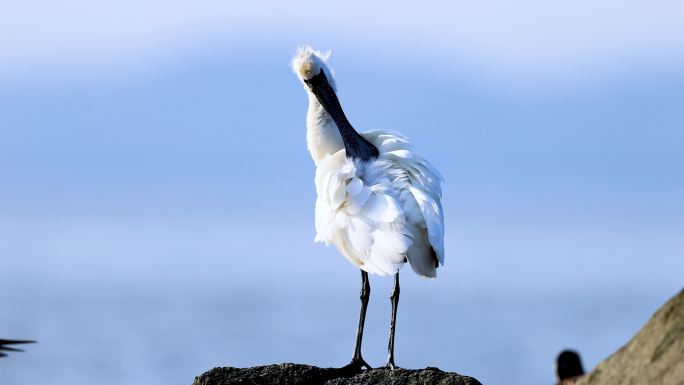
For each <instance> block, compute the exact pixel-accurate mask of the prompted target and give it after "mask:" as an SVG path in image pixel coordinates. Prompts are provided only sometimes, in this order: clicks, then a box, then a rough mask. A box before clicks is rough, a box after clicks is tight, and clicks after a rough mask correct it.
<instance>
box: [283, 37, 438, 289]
mask: <svg viewBox="0 0 684 385" xmlns="http://www.w3.org/2000/svg"><path fill="white" fill-rule="evenodd" d="M328 56H329V53H327V54H326V55H323V54H321V53H320V52H318V51H314V50H313V49H311V48H310V47H304V48H302V49H300V50H299V52H298V53H297V54H296V55H295V57H294V59H293V61H292V66H293V70H294V72H295V73H296V74H297V75H298V76H299V78H300V80H302V81H304V80H307V79H309V78H311V77H312V76H315V75H316V74H317V73H318V72H320V71H321V70H323V71H325V74H326V76H327V77H328V79H329V81H330V83H331V86H332V87H333V88H334V84H335V83H334V80H333V78H332V73H331V71H330V69H329V67H328V66H327V63H326V62H327V59H328ZM304 88H305V89H306V90H307V92H308V94H309V110H308V114H307V145H308V148H309V151H310V153H311V156H312V158H313V159H314V162H315V163H316V166H317V169H316V179H315V181H316V192H317V193H318V198H317V200H316V232H317V235H316V238H315V240H316V241H319V242H325V243H326V244H334V245H335V246H336V247H337V249H338V250H339V251H340V252H341V253H342V254H343V255H344V256H345V257H346V258H347V259H348V260H349V261H350V262H351V263H352V264H354V265H355V266H358V267H359V268H361V269H363V270H364V271H366V272H368V273H373V274H378V275H389V274H394V273H396V272H397V271H398V270H399V269H400V268H401V267H402V266H403V264H404V263H405V262H406V261H408V262H409V264H410V265H411V267H412V269H413V270H414V271H415V272H416V273H417V274H419V275H421V276H424V277H435V276H436V274H437V266H438V264H443V263H444V214H443V210H442V205H441V196H442V192H441V182H442V177H441V176H440V174H439V173H438V172H437V170H436V169H435V168H434V167H433V166H432V165H431V164H430V163H429V162H428V161H427V160H425V159H424V158H422V157H421V156H419V155H418V154H416V152H415V151H414V149H413V147H412V146H411V144H410V142H409V141H408V139H406V138H405V137H403V136H401V135H399V134H395V133H390V132H384V131H370V132H367V133H362V134H361V135H362V136H363V137H364V138H365V139H366V140H368V141H369V142H370V143H372V144H373V145H374V146H375V147H376V148H377V149H378V151H379V156H378V157H377V158H376V159H371V160H369V161H362V160H359V159H350V158H347V157H346V153H345V149H344V143H343V141H342V138H341V136H340V134H339V132H338V130H337V127H336V125H335V123H334V122H333V121H332V119H331V117H330V115H328V113H327V112H326V111H325V109H324V108H323V107H322V106H321V105H320V103H319V102H318V100H317V99H316V97H315V96H314V95H313V93H312V92H311V90H310V89H308V88H307V87H306V86H305V87H304Z"/></svg>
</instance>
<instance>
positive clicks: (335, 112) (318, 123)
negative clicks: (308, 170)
mask: <svg viewBox="0 0 684 385" xmlns="http://www.w3.org/2000/svg"><path fill="white" fill-rule="evenodd" d="M331 88H332V87H331ZM330 91H331V92H334V91H333V90H332V89H331V90H330ZM333 99H334V101H333V102H332V103H330V102H328V104H332V106H331V107H332V108H329V111H328V110H326V109H325V108H324V107H323V105H322V104H321V102H320V101H319V100H318V98H317V97H316V95H314V94H313V93H311V92H310V93H309V113H308V117H307V144H308V146H309V151H310V152H311V156H312V157H313V158H314V162H315V163H316V164H318V162H319V161H320V159H322V158H323V157H324V156H325V155H326V154H334V153H335V152H337V151H339V150H341V149H342V148H344V149H345V150H346V156H347V158H351V159H361V160H364V161H368V160H370V159H373V158H377V157H378V149H377V148H376V147H375V146H374V145H373V144H371V143H370V142H368V141H367V140H366V139H365V138H364V137H363V136H361V135H360V134H359V133H358V132H357V131H356V130H355V129H354V127H352V125H351V123H349V120H348V119H347V117H346V116H345V114H344V111H343V110H342V108H341V106H340V105H339V101H337V97H336V95H333Z"/></svg>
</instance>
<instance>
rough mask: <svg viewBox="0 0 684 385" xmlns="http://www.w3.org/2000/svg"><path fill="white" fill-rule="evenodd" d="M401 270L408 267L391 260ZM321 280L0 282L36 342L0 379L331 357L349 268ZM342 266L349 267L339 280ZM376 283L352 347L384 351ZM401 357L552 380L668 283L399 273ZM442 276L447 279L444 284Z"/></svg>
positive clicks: (52, 381) (6, 317)
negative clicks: (564, 287)
mask: <svg viewBox="0 0 684 385" xmlns="http://www.w3.org/2000/svg"><path fill="white" fill-rule="evenodd" d="M403 271H404V272H408V270H407V269H405V270H403ZM340 275H345V279H347V278H348V280H349V285H346V286H345V287H331V286H327V285H325V284H321V283H320V282H321V281H320V280H314V283H313V284H312V285H311V286H309V285H308V284H307V282H306V279H305V277H297V276H296V275H295V276H282V277H280V278H279V279H278V282H272V281H270V282H262V284H263V285H264V286H265V288H260V287H259V284H257V282H255V283H254V284H244V283H240V284H239V285H235V284H231V283H230V282H226V283H225V285H219V286H215V285H214V286H213V287H212V286H211V285H210V284H206V283H203V282H185V283H182V284H179V283H174V284H168V285H164V284H150V285H123V284H120V285H119V284H107V283H104V282H103V283H102V284H88V285H83V286H78V285H71V286H68V285H60V286H44V287H41V286H28V285H25V286H22V285H21V284H12V285H8V284H3V285H2V286H0V304H2V312H1V313H0V331H2V333H3V337H7V338H32V339H36V340H38V341H39V343H38V344H36V345H29V346H27V347H26V350H27V352H26V353H16V354H11V355H10V356H9V357H7V358H5V359H2V360H0V384H3V385H14V384H46V385H62V384H65V385H66V384H103V385H110V384H111V385H115V384H117V385H118V384H146V385H156V384H159V385H161V384H165V385H166V384H190V383H192V380H193V378H194V376H196V375H199V374H200V373H202V372H204V371H206V370H208V369H210V368H212V367H214V366H239V367H245V366H252V365H262V364H268V363H279V362H298V363H307V364H313V365H320V366H336V365H343V364H345V363H346V362H347V360H348V359H349V358H350V355H351V351H352V348H353V346H352V345H353V342H354V332H355V325H356V321H357V316H358V313H357V312H358V298H357V288H356V284H357V283H358V282H357V278H358V277H357V274H356V272H355V271H354V270H353V269H351V268H350V269H348V270H346V271H341V272H340ZM346 276H348V277H346ZM390 281H391V280H389V279H379V278H375V279H372V282H371V284H372V287H373V288H372V294H371V303H370V308H369V314H368V319H367V326H366V334H365V336H364V354H365V356H366V359H367V360H368V361H369V362H370V363H371V364H372V365H377V366H380V365H382V364H383V363H384V360H385V346H386V338H387V332H388V330H387V326H388V320H389V310H390V307H389V300H388V299H387V296H388V293H389V288H390V287H389V285H390ZM403 281H404V285H403V287H402V289H403V290H402V297H401V301H400V307H399V316H398V329H397V352H396V354H397V360H398V363H399V364H400V365H401V366H404V367H409V368H420V367H425V366H438V367H440V368H441V369H443V370H448V371H457V372H459V373H462V374H466V375H470V376H474V377H476V378H478V379H479V380H480V381H481V382H482V383H483V384H502V383H507V384H520V385H523V384H551V383H552V382H553V362H554V358H555V355H556V354H557V353H558V352H559V351H560V350H561V349H563V348H567V347H572V348H575V349H578V350H579V351H580V352H581V353H582V354H583V358H584V364H585V368H586V369H588V370H589V369H591V368H592V367H593V366H594V365H596V364H597V363H598V362H599V361H600V360H601V359H603V358H605V357H607V356H608V355H609V354H611V353H612V352H613V351H615V350H616V349H618V348H619V347H620V346H621V345H622V344H623V343H625V342H627V340H628V339H629V338H630V337H631V336H632V335H633V334H634V333H635V332H636V331H637V330H638V328H639V327H640V326H641V325H642V324H643V323H644V322H646V320H647V319H648V317H649V316H650V314H651V313H652V312H653V311H655V310H656V309H657V308H658V307H659V306H660V304H662V303H663V302H665V301H666V300H667V299H668V298H669V296H670V295H673V294H674V291H673V292H672V293H669V292H664V291H663V292H655V291H654V292H644V291H636V290H635V291H630V290H625V289H624V288H617V287H616V288H603V289H593V290H588V289H587V290H581V289H580V290H578V291H567V292H561V291H558V290H556V291H555V292H554V291H548V292H520V291H515V290H511V291H505V290H487V289H484V288H479V290H475V288H472V289H471V290H454V291H452V292H447V293H445V292H443V291H440V292H437V291H436V290H435V289H436V288H435V287H434V284H433V282H436V281H432V282H431V281H427V280H422V279H419V278H414V277H413V276H411V275H409V274H404V279H403ZM452 286H453V285H452Z"/></svg>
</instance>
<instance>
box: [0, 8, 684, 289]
mask: <svg viewBox="0 0 684 385" xmlns="http://www.w3.org/2000/svg"><path fill="white" fill-rule="evenodd" d="M490 5H491V4H490ZM490 5H485V4H481V5H473V4H455V5H451V6H449V7H448V8H446V9H443V8H441V7H440V6H437V5H436V4H434V5H433V6H424V7H420V8H401V7H386V5H376V6H368V5H366V6H360V5H359V7H361V8H359V9H355V8H353V7H348V6H345V7H342V6H339V7H336V6H329V7H318V6H317V5H316V4H315V3H299V4H289V5H287V6H284V5H279V3H273V4H269V5H268V6H262V5H259V6H247V7H244V6H238V5H235V4H224V3H222V2H204V3H202V4H201V5H198V6H193V7H189V6H187V5H184V3H182V2H176V3H170V4H167V3H164V4H162V3H161V2H158V3H157V2H148V3H145V4H144V5H140V4H137V3H133V2H119V3H116V4H108V5H97V6H94V5H89V4H88V3H87V2H79V1H73V2H67V3H66V5H60V6H59V7H57V6H54V5H49V4H43V3H40V4H39V6H36V4H32V3H30V2H26V3H22V4H7V5H4V7H5V12H2V13H1V14H2V15H3V16H1V17H2V18H3V19H4V20H3V22H2V23H0V24H1V25H3V27H2V28H3V33H2V35H3V36H4V37H3V40H2V42H1V45H0V46H1V47H2V49H3V51H4V55H3V63H2V71H1V73H0V84H2V88H1V90H2V93H1V94H0V100H1V101H2V103H0V109H1V110H2V111H1V112H2V114H1V115H0V116H2V122H1V124H2V132H3V135H2V139H1V141H0V146H2V155H0V157H2V159H3V166H2V173H3V174H4V179H5V181H6V183H5V188H4V189H3V190H2V192H1V193H0V194H2V198H3V199H2V202H3V212H4V213H5V215H3V219H4V220H3V222H4V224H3V225H4V227H6V229H7V230H6V231H8V233H6V234H9V235H6V240H5V242H3V243H4V246H3V247H4V248H5V250H4V251H3V255H6V256H14V257H12V258H8V259H10V260H9V261H8V262H9V264H10V266H11V267H12V268H13V269H17V271H27V270H33V271H36V272H43V273H44V274H47V275H51V276H54V277H60V276H61V275H64V276H65V277H69V279H73V278H74V276H75V277H80V278H84V277H87V276H91V275H93V274H95V275H98V274H103V275H107V272H110V271H112V269H114V271H120V272H122V274H123V275H126V274H132V275H136V274H137V275H140V276H141V277H138V278H144V277H145V274H146V273H145V272H146V271H148V272H149V271H152V269H154V267H155V266H156V265H157V264H159V263H164V264H166V265H170V266H172V267H170V271H171V272H174V273H175V274H184V273H185V272H186V269H187V267H186V266H185V262H178V259H177V258H180V257H179V256H180V255H187V254H202V255H203V257H200V259H202V258H205V259H204V260H203V261H204V263H206V265H207V266H211V265H212V264H214V263H215V264H218V266H224V264H226V263H227V262H225V261H226V260H230V258H231V257H229V256H228V255H227V254H229V253H230V250H232V249H233V248H235V247H238V248H245V249H246V252H249V250H250V248H252V247H253V244H257V243H261V242H262V239H269V238H270V237H273V236H275V235H274V233H279V232H281V231H283V230H285V231H288V232H292V233H288V234H289V235H288V237H286V239H284V240H282V241H283V242H284V244H278V247H287V246H288V244H289V243H290V242H293V239H297V244H299V243H298V242H300V241H302V240H303V241H305V242H308V241H309V240H310V239H311V238H313V229H312V221H311V218H312V215H313V213H312V211H313V201H314V195H313V194H314V191H313V183H312V177H313V165H312V163H311V161H310V159H309V158H308V154H307V153H306V150H305V145H304V114H305V108H306V98H305V96H304V94H303V91H302V90H301V87H300V86H299V84H298V83H297V82H296V79H295V78H294V77H293V75H292V74H291V73H290V72H289V71H290V70H289V68H288V61H289V58H290V56H291V54H292V53H293V52H294V50H295V47H296V46H297V45H298V44H302V43H311V44H314V45H315V46H316V47H318V48H320V49H329V48H330V49H333V51H334V52H333V56H332V62H331V64H332V66H333V68H334V69H335V70H336V71H337V73H338V83H339V85H340V90H341V98H342V102H343V104H344V106H345V108H346V110H347V112H348V115H349V116H350V118H351V119H352V120H353V122H354V124H355V126H357V127H358V128H359V129H361V130H364V129H371V128H383V129H393V130H397V131H401V132H404V133H405V134H407V135H409V136H410V137H411V138H412V139H413V140H414V141H415V142H416V144H417V146H418V149H419V150H421V151H422V152H423V153H424V154H425V155H426V156H427V157H428V158H430V159H431V160H432V161H433V163H435V164H436V165H437V166H438V167H439V168H440V169H441V170H442V172H443V174H445V177H446V180H447V184H446V189H445V191H446V196H445V205H446V209H447V223H448V228H447V229H448V231H447V233H448V238H449V240H448V242H447V245H448V251H449V258H448V265H447V266H449V268H451V266H453V269H454V270H456V271H458V270H459V269H461V268H472V269H480V268H483V267H484V266H491V264H492V263H493V264H494V265H495V266H498V265H499V264H500V265H501V266H505V267H506V268H505V269H500V270H499V269H494V270H495V271H492V272H490V273H488V274H492V276H493V277H496V280H500V279H504V280H505V279H513V278H511V277H509V276H508V275H509V273H510V271H511V269H513V270H514V271H516V275H517V276H519V278H516V279H514V282H516V283H519V284H523V283H524V284H526V285H527V284H530V283H529V282H530V280H529V279H528V278H530V277H532V278H533V280H532V282H540V284H544V282H547V281H549V282H557V278H558V277H557V276H556V275H555V273H554V271H557V269H558V268H559V267H560V268H562V269H563V270H571V269H577V266H581V268H579V270H576V272H575V273H573V272H570V271H566V272H564V274H571V275H572V274H577V276H576V277H575V278H576V279H580V280H589V282H590V283H593V284H600V283H601V282H603V281H605V280H606V279H615V280H616V282H628V281H629V282H631V283H632V284H634V283H636V284H639V285H644V286H649V285H654V286H658V285H661V284H662V283H663V282H670V285H672V284H675V283H677V282H679V280H678V278H675V277H674V276H672V274H674V273H669V272H672V271H676V270H677V269H667V268H665V267H666V266H668V265H669V266H674V265H677V266H681V264H682V259H681V253H682V240H681V239H680V237H679V234H680V233H681V230H682V224H683V223H682V221H683V220H684V218H683V214H682V212H683V211H682V208H683V203H684V201H683V199H682V188H683V187H684V186H683V185H682V184H683V182H682V181H683V180H684V179H683V178H682V176H683V174H684V155H683V154H682V151H681V148H682V145H684V134H683V133H682V130H681V127H682V126H684V117H683V116H682V112H681V105H682V102H683V101H684V73H682V71H681V70H680V68H682V67H681V64H682V61H683V58H684V52H683V51H684V48H682V47H684V44H680V43H681V42H682V39H683V36H684V28H683V27H682V26H681V24H680V23H678V22H677V19H676V17H675V16H674V15H676V14H677V13H678V12H677V10H680V9H679V8H677V7H681V6H678V5H676V4H675V3H674V2H671V3H662V4H661V3H658V4H656V3H648V4H646V3H639V2H633V3H629V4H622V3H618V2H606V3H602V5H595V4H589V2H574V3H573V4H572V5H570V4H566V5H563V6H560V7H558V6H554V7H550V6H548V5H545V4H544V2H523V3H519V4H518V5H516V6H515V7H511V6H508V5H505V3H504V2H501V3H496V4H494V5H493V6H494V8H491V9H497V10H498V11H497V12H492V10H491V9H490ZM363 7H372V9H364V8H363ZM664 9H669V11H664ZM266 10H268V11H266ZM379 13H382V15H383V17H377V16H376V15H377V14H379ZM274 213H279V214H281V215H274ZM285 213H286V214H287V215H282V214H285ZM243 223H250V224H252V225H251V226H253V228H251V230H250V234H232V235H226V233H227V231H225V229H226V228H231V229H233V230H231V232H238V233H239V232H240V231H241V230H243V229H244V228H245V227H244V225H243ZM84 230H87V232H88V234H90V236H88V237H84V236H83V231H84ZM198 237H199V239H202V237H209V238H210V239H209V240H206V241H201V242H200V241H199V240H198V239H197V238H198ZM233 237H237V238H233ZM46 238H47V239H49V242H47V241H45V240H46ZM237 239H241V240H244V239H247V240H249V242H251V243H252V244H250V245H240V246H236V245H234V244H233V242H234V241H235V240H237ZM29 240H32V241H29ZM44 241H45V242H44ZM176 243H179V244H176ZM303 245H304V244H301V245H300V247H304V248H305V250H306V251H305V252H306V253H307V255H317V254H318V253H321V252H324V253H329V254H334V253H332V252H330V251H329V250H327V251H326V250H325V249H322V248H321V247H319V246H317V245H310V246H309V245H308V243H306V245H307V246H303ZM105 250H107V251H105ZM181 250H182V251H181ZM240 250H241V249H240ZM252 250H253V249H252ZM183 253H186V254H183ZM269 253H270V250H269V251H266V250H264V254H269ZM251 254H259V253H257V252H256V251H252V252H251ZM96 255H97V257H96ZM19 256H21V257H19ZM170 256H175V257H176V259H175V260H176V261H177V262H169V260H174V258H170ZM255 257H256V258H265V259H266V260H267V261H269V263H275V264H276V265H278V263H280V262H276V261H270V260H269V259H268V258H269V257H267V256H264V255H256V256H255ZM181 260H183V259H182V258H181ZM478 260H479V261H486V262H484V263H483V262H477V261H478ZM222 261H223V262H222ZM654 261H657V263H653V262H654ZM186 262H187V261H186ZM53 263H54V264H56V265H55V266H53V265H52V264H53ZM133 263H135V264H136V266H140V267H142V268H140V267H139V268H137V269H131V268H130V267H131V265H132V264H133ZM232 263H233V262H230V264H232ZM482 263H483V264H482ZM267 265H268V264H267ZM64 266H70V267H69V268H68V269H63V268H62V267H64ZM173 266H175V268H173ZM531 266H534V267H535V269H541V271H539V272H538V273H534V272H533V271H530V267H531ZM573 266H575V267H573ZM283 268H287V264H285V266H283ZM146 269H149V270H146ZM190 269H192V268H190ZM644 269H646V271H649V272H652V274H653V276H651V277H650V278H646V277H641V273H642V272H643V271H644ZM446 270H449V269H445V271H446ZM5 271H6V272H7V271H10V270H5ZM497 271H498V272H497ZM580 271H581V273H580ZM123 272H125V274H124V273H123ZM461 272H463V271H461ZM502 272H504V273H502ZM198 274H199V273H198ZM456 274H458V273H456ZM661 274H662V276H661V277H660V278H659V279H656V278H655V275H661ZM10 275H12V276H14V274H13V273H10ZM464 276H469V275H468V274H464ZM505 277H508V278H505ZM636 277H640V278H641V279H639V280H637V281H636V282H634V281H632V280H634V279H636ZM518 280H519V281H518ZM547 283H548V282H547Z"/></svg>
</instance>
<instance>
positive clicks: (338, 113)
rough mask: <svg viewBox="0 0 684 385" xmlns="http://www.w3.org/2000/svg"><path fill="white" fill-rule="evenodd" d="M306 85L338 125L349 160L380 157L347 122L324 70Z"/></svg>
mask: <svg viewBox="0 0 684 385" xmlns="http://www.w3.org/2000/svg"><path fill="white" fill-rule="evenodd" d="M304 83H306V84H307V85H308V86H309V88H310V89H311V92H313V94H314V95H316V99H318V102H319V103H321V105H322V106H323V108H324V109H325V111H326V112H327V113H328V114H330V116H331V117H332V119H333V121H334V122H335V125H337V129H338V130H339V131H340V135H342V141H343V142H344V149H345V151H346V153H347V158H352V159H361V160H363V161H369V160H371V159H375V158H377V157H378V155H379V152H378V149H377V148H376V147H375V146H374V145H372V144H371V143H370V142H369V141H367V140H366V139H365V138H364V137H362V136H361V135H359V133H358V132H356V130H355V129H354V127H352V125H351V123H349V120H347V117H346V116H345V115H344V111H342V106H341V105H340V101H339V100H338V99H337V95H336V94H335V90H333V88H332V87H331V86H330V83H329V82H328V78H327V77H326V76H325V73H324V72H323V70H321V72H320V73H319V74H318V75H316V76H314V77H312V78H311V79H308V80H304Z"/></svg>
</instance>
